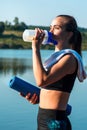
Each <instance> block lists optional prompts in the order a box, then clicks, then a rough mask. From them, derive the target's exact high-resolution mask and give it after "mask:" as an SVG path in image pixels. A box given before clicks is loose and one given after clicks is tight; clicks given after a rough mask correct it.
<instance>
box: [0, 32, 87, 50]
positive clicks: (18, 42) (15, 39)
mask: <svg viewBox="0 0 87 130" xmlns="http://www.w3.org/2000/svg"><path fill="white" fill-rule="evenodd" d="M22 34H23V31H10V30H8V31H4V33H3V34H2V35H1V36H0V49H31V43H28V42H24V41H23V39H22ZM85 35H87V33H85ZM82 36H83V35H82ZM42 49H54V46H49V45H47V46H42ZM82 50H87V44H86V40H85V39H83V43H82Z"/></svg>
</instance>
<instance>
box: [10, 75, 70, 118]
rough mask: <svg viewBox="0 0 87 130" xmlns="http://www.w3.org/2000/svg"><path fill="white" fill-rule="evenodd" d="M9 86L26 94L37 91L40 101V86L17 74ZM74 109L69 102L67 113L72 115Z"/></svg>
mask: <svg viewBox="0 0 87 130" xmlns="http://www.w3.org/2000/svg"><path fill="white" fill-rule="evenodd" d="M9 87H10V88H12V89H14V90H16V91H18V92H21V93H22V94H23V95H24V96H25V95H26V94H28V93H31V96H32V95H33V94H34V93H36V94H37V96H38V102H39V95H40V88H38V87H36V86H34V85H32V84H30V83H28V82H26V81H24V80H23V79H21V78H18V77H17V76H14V77H13V78H11V79H10V82H9ZM71 111H72V106H71V105H69V104H67V109H66V115H67V116H68V115H70V114H71Z"/></svg>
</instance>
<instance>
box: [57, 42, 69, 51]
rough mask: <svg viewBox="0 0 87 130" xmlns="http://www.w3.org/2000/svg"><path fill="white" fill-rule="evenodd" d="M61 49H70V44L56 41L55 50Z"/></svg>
mask: <svg viewBox="0 0 87 130" xmlns="http://www.w3.org/2000/svg"><path fill="white" fill-rule="evenodd" d="M63 49H71V48H70V45H69V44H67V43H58V45H56V46H55V51H60V50H63Z"/></svg>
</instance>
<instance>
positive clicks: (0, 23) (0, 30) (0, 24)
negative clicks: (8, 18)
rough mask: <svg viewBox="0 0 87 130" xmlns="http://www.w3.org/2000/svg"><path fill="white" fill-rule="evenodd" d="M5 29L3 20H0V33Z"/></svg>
mask: <svg viewBox="0 0 87 130" xmlns="http://www.w3.org/2000/svg"><path fill="white" fill-rule="evenodd" d="M4 30H5V25H4V22H0V34H2V33H3V32H4Z"/></svg>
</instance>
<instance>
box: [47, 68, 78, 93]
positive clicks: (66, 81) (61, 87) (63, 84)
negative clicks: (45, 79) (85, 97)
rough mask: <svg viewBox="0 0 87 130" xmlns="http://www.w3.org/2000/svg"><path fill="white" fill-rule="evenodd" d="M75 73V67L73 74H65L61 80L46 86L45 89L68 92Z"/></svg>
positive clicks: (71, 86) (72, 84)
mask: <svg viewBox="0 0 87 130" xmlns="http://www.w3.org/2000/svg"><path fill="white" fill-rule="evenodd" d="M76 75H77V69H76V71H75V72H74V73H73V74H68V75H66V76H65V77H63V78H62V79H61V80H59V81H57V82H54V83H52V84H50V85H48V86H46V87H45V89H48V90H57V91H63V92H68V93H70V92H71V90H72V88H73V86H74V82H75V79H76Z"/></svg>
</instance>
